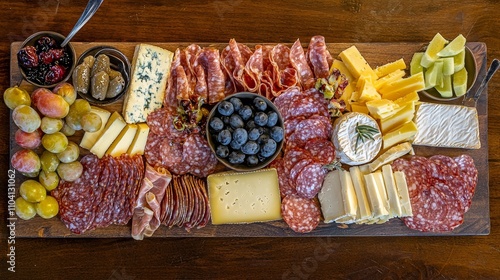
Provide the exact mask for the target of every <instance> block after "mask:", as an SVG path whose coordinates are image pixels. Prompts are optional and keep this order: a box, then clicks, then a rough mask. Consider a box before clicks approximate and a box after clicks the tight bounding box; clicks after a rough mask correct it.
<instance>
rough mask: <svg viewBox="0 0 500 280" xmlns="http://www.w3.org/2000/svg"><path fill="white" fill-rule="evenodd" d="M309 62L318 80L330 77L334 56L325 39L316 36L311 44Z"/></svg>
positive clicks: (308, 51) (308, 53)
mask: <svg viewBox="0 0 500 280" xmlns="http://www.w3.org/2000/svg"><path fill="white" fill-rule="evenodd" d="M307 60H308V61H309V65H310V67H311V69H312V70H313V72H314V76H315V78H316V79H318V78H326V77H328V73H329V71H330V66H331V65H332V61H333V60H332V56H331V54H330V52H329V51H328V50H327V48H326V43H325V37H323V36H314V37H312V38H311V41H310V42H309V47H308V49H307Z"/></svg>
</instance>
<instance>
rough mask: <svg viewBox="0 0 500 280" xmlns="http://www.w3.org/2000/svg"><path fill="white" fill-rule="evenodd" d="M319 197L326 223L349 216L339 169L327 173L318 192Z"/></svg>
mask: <svg viewBox="0 0 500 280" xmlns="http://www.w3.org/2000/svg"><path fill="white" fill-rule="evenodd" d="M318 199H319V202H320V204H321V212H323V218H324V221H325V223H331V222H334V221H335V220H337V219H341V218H344V217H346V216H347V215H346V212H345V208H344V201H343V198H342V184H341V182H340V171H339V170H334V171H332V172H329V173H328V174H327V175H326V177H325V180H324V181H323V186H322V188H321V191H320V192H319V193H318Z"/></svg>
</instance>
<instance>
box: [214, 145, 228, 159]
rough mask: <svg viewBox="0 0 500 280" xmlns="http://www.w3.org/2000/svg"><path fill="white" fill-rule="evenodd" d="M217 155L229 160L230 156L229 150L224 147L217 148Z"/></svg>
mask: <svg viewBox="0 0 500 280" xmlns="http://www.w3.org/2000/svg"><path fill="white" fill-rule="evenodd" d="M215 154H216V155H217V156H218V157H220V158H227V156H228V155H229V148H228V147H227V146H224V145H220V146H217V149H216V150H215Z"/></svg>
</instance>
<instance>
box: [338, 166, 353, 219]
mask: <svg viewBox="0 0 500 280" xmlns="http://www.w3.org/2000/svg"><path fill="white" fill-rule="evenodd" d="M338 172H339V173H340V174H339V175H340V184H341V185H342V200H343V202H344V211H345V214H346V215H345V217H343V218H340V219H337V220H336V222H337V223H344V224H351V223H354V222H355V221H356V219H357V212H358V211H357V210H358V199H357V197H356V192H355V190H354V186H353V183H352V179H351V174H350V173H349V171H345V170H339V171H338Z"/></svg>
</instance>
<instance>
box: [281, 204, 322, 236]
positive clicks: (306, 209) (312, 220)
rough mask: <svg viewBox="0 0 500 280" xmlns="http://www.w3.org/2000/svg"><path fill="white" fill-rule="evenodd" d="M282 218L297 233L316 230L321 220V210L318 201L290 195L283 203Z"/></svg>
mask: <svg viewBox="0 0 500 280" xmlns="http://www.w3.org/2000/svg"><path fill="white" fill-rule="evenodd" d="M281 216H282V217H283V220H285V222H286V223H287V224H288V226H289V227H290V228H291V229H292V230H293V231H295V232H298V233H307V232H311V231H312V230H314V229H315V228H316V227H317V226H318V224H319V221H320V219H321V209H320V206H319V203H318V201H317V200H316V199H307V198H303V197H299V196H295V195H288V196H286V197H285V198H283V201H282V202H281Z"/></svg>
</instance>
